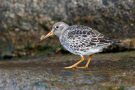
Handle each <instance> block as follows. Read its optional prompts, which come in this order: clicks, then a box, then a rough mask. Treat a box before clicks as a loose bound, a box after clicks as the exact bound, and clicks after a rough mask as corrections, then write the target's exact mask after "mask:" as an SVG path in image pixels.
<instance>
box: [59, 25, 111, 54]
mask: <svg viewBox="0 0 135 90" xmlns="http://www.w3.org/2000/svg"><path fill="white" fill-rule="evenodd" d="M60 42H61V44H62V45H63V46H64V47H65V48H66V49H67V50H68V51H70V52H71V53H74V54H77V55H90V54H92V53H96V52H100V51H101V50H102V49H103V48H105V47H107V46H108V45H110V43H111V41H110V40H109V39H107V38H105V37H104V35H103V34H101V33H99V32H98V31H96V30H93V29H91V28H90V27H87V26H83V25H73V26H69V27H68V28H67V29H66V30H65V31H64V32H63V34H62V35H61V37H60Z"/></svg>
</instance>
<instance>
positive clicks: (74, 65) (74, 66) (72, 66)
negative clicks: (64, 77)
mask: <svg viewBox="0 0 135 90" xmlns="http://www.w3.org/2000/svg"><path fill="white" fill-rule="evenodd" d="M83 61H84V56H81V60H79V61H78V62H77V63H75V64H73V65H71V66H68V67H65V68H66V69H68V68H76V67H77V65H78V64H80V63H81V62H83Z"/></svg>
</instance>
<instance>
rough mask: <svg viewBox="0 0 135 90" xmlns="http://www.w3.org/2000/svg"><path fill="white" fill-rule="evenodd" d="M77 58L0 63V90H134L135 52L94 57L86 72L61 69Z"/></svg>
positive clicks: (50, 58)
mask: <svg viewBox="0 0 135 90" xmlns="http://www.w3.org/2000/svg"><path fill="white" fill-rule="evenodd" d="M77 58H79V57H77V56H74V55H65V56H56V57H36V58H31V59H30V58H29V59H27V60H24V59H22V60H21V59H17V60H12V61H11V60H10V61H0V90H135V51H132V52H123V53H109V54H97V55H95V57H94V58H93V60H92V62H91V64H90V67H89V68H88V69H77V70H71V69H64V68H63V67H64V66H68V65H71V64H73V63H75V62H76V61H75V59H77ZM83 64H85V63H83Z"/></svg>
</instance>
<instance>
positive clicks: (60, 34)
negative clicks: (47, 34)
mask: <svg viewBox="0 0 135 90" xmlns="http://www.w3.org/2000/svg"><path fill="white" fill-rule="evenodd" d="M68 27H69V26H68V25H67V26H65V27H64V28H63V29H62V30H61V31H60V32H59V33H57V34H56V36H57V37H59V38H60V37H61V36H62V35H63V33H64V32H65V30H66V29H67V28H68Z"/></svg>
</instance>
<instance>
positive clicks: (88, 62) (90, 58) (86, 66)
mask: <svg viewBox="0 0 135 90" xmlns="http://www.w3.org/2000/svg"><path fill="white" fill-rule="evenodd" d="M92 56H93V55H90V56H89V58H88V61H87V63H86V65H85V66H83V67H77V68H88V66H89V64H90V61H91V60H92Z"/></svg>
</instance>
